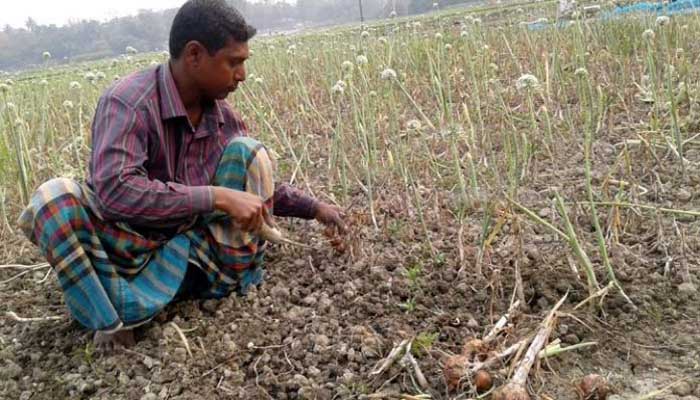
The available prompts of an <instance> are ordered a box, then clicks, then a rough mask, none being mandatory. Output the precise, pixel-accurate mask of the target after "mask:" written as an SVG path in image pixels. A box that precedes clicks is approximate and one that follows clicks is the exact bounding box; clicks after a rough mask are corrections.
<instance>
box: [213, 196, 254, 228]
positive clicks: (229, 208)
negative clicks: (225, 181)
mask: <svg viewBox="0 0 700 400" xmlns="http://www.w3.org/2000/svg"><path fill="white" fill-rule="evenodd" d="M213 191H214V208H216V209H217V210H221V211H223V212H225V213H226V214H228V215H230V216H231V218H233V219H234V220H235V221H236V222H238V223H239V224H240V225H241V229H243V231H245V232H257V231H258V230H260V227H261V226H262V223H263V221H264V218H265V214H266V211H267V210H266V209H265V206H264V205H263V201H262V199H261V198H260V196H258V195H255V194H251V193H248V192H241V191H240V190H234V189H229V188H226V187H221V186H213Z"/></svg>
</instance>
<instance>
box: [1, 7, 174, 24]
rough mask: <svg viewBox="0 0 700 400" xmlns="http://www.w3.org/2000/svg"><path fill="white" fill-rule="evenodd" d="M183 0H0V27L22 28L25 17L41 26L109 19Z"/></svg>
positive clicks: (160, 8)
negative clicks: (83, 20) (82, 20)
mask: <svg viewBox="0 0 700 400" xmlns="http://www.w3.org/2000/svg"><path fill="white" fill-rule="evenodd" d="M184 2H185V0H0V29H2V27H4V26H5V25H6V24H9V25H11V26H12V27H15V28H17V27H22V26H24V23H25V22H26V21H27V18H28V17H32V18H34V20H35V21H36V22H37V23H39V24H41V25H48V24H56V25H59V26H60V25H65V24H66V23H68V22H69V21H71V20H81V19H96V20H98V21H104V20H108V19H110V18H115V17H122V16H125V15H133V14H136V13H137V12H138V11H139V10H141V9H151V10H163V9H166V8H176V7H179V6H180V5H182V3H184Z"/></svg>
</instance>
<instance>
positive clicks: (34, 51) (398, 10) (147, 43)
mask: <svg viewBox="0 0 700 400" xmlns="http://www.w3.org/2000/svg"><path fill="white" fill-rule="evenodd" d="M478 1H479V0H466V1H465V0H437V1H436V0H362V11H363V14H364V17H365V18H366V19H368V20H369V19H376V18H386V17H389V16H393V15H397V16H403V15H411V14H417V13H423V12H426V11H430V10H432V9H433V8H434V5H435V3H437V5H438V7H440V8H442V7H449V6H452V5H456V4H460V3H468V2H478ZM229 2H230V3H231V4H232V5H234V6H235V7H236V8H238V9H239V10H240V11H241V13H242V14H243V15H244V16H245V17H246V19H247V20H248V21H249V23H251V24H252V25H253V26H255V27H257V28H258V31H259V32H260V33H261V34H266V33H272V34H274V33H275V32H279V31H284V30H292V29H298V28H300V27H305V26H318V25H333V24H339V23H347V22H353V21H359V19H360V5H359V3H360V0H297V2H296V4H289V3H286V2H280V1H272V0H263V1H262V2H250V1H247V0H229ZM176 12H177V9H168V10H163V11H149V10H143V11H141V12H139V13H138V14H137V15H134V16H128V17H121V18H114V19H112V20H109V21H107V22H99V21H95V20H85V21H79V22H71V23H69V24H67V25H65V26H56V25H40V24H37V23H36V21H34V20H33V19H31V18H29V19H27V21H26V23H25V26H24V27H21V28H13V27H11V26H5V27H4V28H3V29H2V30H1V31H0V70H17V69H25V68H32V67H38V66H42V65H45V63H51V64H60V63H65V62H70V61H83V60H92V59H100V58H105V57H114V56H118V55H120V54H124V53H125V51H126V50H125V49H126V48H127V47H128V46H130V47H132V48H134V49H136V50H138V51H162V50H167V48H168V46H167V43H168V32H169V28H170V24H171V22H172V20H173V17H174V16H175V13H176ZM46 52H48V53H49V54H50V55H51V57H50V59H49V58H47V54H46ZM42 55H43V57H42Z"/></svg>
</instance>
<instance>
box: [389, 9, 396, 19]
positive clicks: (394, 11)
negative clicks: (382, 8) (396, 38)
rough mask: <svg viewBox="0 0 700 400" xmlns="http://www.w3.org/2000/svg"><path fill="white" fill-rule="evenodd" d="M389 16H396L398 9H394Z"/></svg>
mask: <svg viewBox="0 0 700 400" xmlns="http://www.w3.org/2000/svg"><path fill="white" fill-rule="evenodd" d="M389 18H396V10H392V11H391V12H390V13H389Z"/></svg>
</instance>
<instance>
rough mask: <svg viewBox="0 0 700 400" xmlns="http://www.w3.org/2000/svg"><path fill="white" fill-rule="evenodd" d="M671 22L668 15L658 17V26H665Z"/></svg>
mask: <svg viewBox="0 0 700 400" xmlns="http://www.w3.org/2000/svg"><path fill="white" fill-rule="evenodd" d="M669 22H671V18H669V17H667V16H666V15H661V16H659V17H656V26H664V25H667V24H668V23H669Z"/></svg>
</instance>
